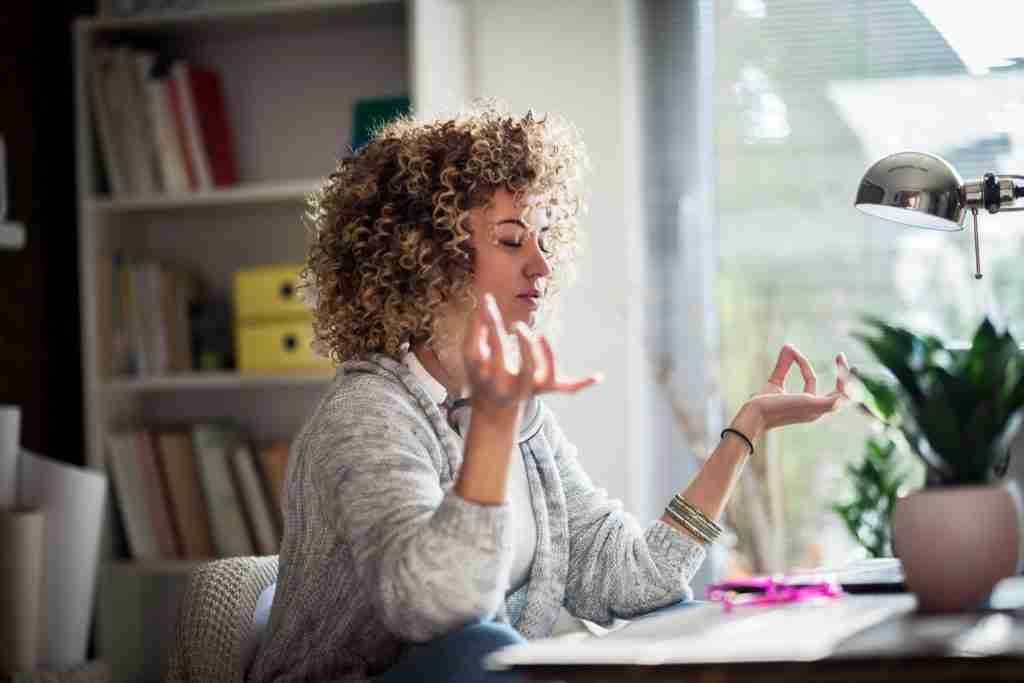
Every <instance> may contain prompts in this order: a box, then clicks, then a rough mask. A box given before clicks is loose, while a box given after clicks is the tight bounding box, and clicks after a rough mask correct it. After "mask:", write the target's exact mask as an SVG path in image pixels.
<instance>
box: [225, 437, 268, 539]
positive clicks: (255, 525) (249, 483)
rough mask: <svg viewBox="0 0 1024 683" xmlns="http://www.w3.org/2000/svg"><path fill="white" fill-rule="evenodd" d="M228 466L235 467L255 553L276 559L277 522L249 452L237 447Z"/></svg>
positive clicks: (244, 448)
mask: <svg viewBox="0 0 1024 683" xmlns="http://www.w3.org/2000/svg"><path fill="white" fill-rule="evenodd" d="M231 464H232V465H233V466H234V472H235V481H237V482H238V488H239V491H240V493H241V498H242V502H243V504H244V507H245V512H246V518H247V519H248V520H249V528H250V531H251V532H252V537H253V540H254V541H255V545H256V552H258V553H259V554H260V555H276V554H277V552H278V550H279V549H280V539H279V537H278V528H277V520H276V519H275V515H274V513H273V511H272V510H271V507H270V501H269V500H268V498H267V491H266V489H265V488H264V486H263V484H262V482H261V481H260V475H259V472H258V471H257V470H256V461H255V458H254V457H253V453H252V449H251V448H249V446H247V445H245V444H240V445H239V446H237V447H236V448H235V449H234V451H233V452H232V454H231Z"/></svg>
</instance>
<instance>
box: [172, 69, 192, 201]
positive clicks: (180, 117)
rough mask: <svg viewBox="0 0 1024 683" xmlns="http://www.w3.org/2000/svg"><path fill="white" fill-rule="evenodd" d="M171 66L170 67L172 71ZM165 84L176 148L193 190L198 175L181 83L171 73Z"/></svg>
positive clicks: (189, 187) (189, 186)
mask: <svg viewBox="0 0 1024 683" xmlns="http://www.w3.org/2000/svg"><path fill="white" fill-rule="evenodd" d="M173 68H174V67H173V66H172V67H171V69H172V71H173ZM164 82H165V83H166V86H167V99H168V102H170V109H171V120H172V121H173V123H174V137H175V139H176V140H177V144H178V149H179V150H181V157H182V159H183V160H184V162H185V177H186V178H187V179H188V189H189V190H191V191H195V190H197V189H199V176H198V170H197V169H196V164H197V163H198V162H197V160H196V158H195V151H194V149H193V136H192V134H191V133H190V132H189V128H188V120H187V119H186V117H185V102H184V97H185V95H184V92H183V87H182V85H181V84H180V83H179V82H178V79H176V78H174V77H173V75H172V74H168V75H167V77H166V79H165V81H164Z"/></svg>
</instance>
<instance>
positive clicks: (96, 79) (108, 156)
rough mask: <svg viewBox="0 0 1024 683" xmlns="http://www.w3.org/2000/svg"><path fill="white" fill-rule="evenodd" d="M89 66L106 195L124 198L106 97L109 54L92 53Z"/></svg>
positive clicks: (126, 189) (122, 169)
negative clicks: (107, 185)
mask: <svg viewBox="0 0 1024 683" xmlns="http://www.w3.org/2000/svg"><path fill="white" fill-rule="evenodd" d="M89 66H90V68H89V93H90V95H91V98H90V99H91V101H92V111H93V119H94V121H95V122H96V131H97V133H98V135H97V138H98V140H97V142H98V145H97V147H98V148H99V152H100V156H101V157H102V159H103V169H104V171H106V176H107V181H108V184H109V189H110V193H111V194H113V195H115V196H119V195H126V194H129V193H130V192H131V185H130V184H129V179H128V169H127V167H126V166H127V161H126V159H125V158H124V151H123V150H122V148H121V141H120V136H119V135H118V133H117V130H118V123H119V122H118V121H117V120H116V119H115V112H114V109H113V107H112V104H111V101H112V98H111V97H110V95H109V91H110V89H111V86H112V82H113V79H114V68H115V60H114V55H113V52H111V51H110V50H105V49H97V50H93V51H92V53H91V54H90V55H89Z"/></svg>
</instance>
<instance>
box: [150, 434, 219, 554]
mask: <svg viewBox="0 0 1024 683" xmlns="http://www.w3.org/2000/svg"><path fill="white" fill-rule="evenodd" d="M157 451H158V454H159V455H158V458H159V461H160V466H161V470H162V471H163V474H164V480H165V481H166V482H167V491H168V497H169V498H170V501H171V509H172V510H173V513H174V518H175V521H176V525H177V528H178V535H179V537H180V538H181V548H182V554H183V555H184V556H185V557H187V558H192V559H202V558H210V557H213V556H214V550H213V539H212V538H211V536H210V518H209V515H208V514H207V511H206V510H207V505H206V501H205V500H203V493H202V484H201V483H200V481H199V471H198V468H197V464H196V459H195V454H194V452H193V450H192V441H191V439H190V438H189V435H188V433H187V432H181V431H165V432H160V433H159V434H158V435H157Z"/></svg>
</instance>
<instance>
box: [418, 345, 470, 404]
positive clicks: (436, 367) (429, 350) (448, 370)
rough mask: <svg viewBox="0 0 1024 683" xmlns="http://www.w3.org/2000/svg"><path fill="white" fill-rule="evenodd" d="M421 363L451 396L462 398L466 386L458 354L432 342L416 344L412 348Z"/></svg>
mask: <svg viewBox="0 0 1024 683" xmlns="http://www.w3.org/2000/svg"><path fill="white" fill-rule="evenodd" d="M412 352H413V353H414V354H416V358H417V360H419V362H420V365H422V366H423V368H424V369H425V370H426V371H427V372H429V373H430V374H431V376H433V378H434V379H436V380H437V381H438V382H440V383H441V386H443V387H444V388H445V390H446V391H447V392H448V396H449V397H451V398H461V397H462V393H463V389H464V388H465V386H466V376H465V372H464V370H463V366H462V360H461V359H460V358H459V357H458V356H457V354H455V353H452V352H450V351H448V350H446V349H443V348H441V349H438V348H436V347H434V346H433V345H431V344H425V343H421V344H416V345H415V346H414V347H413V348H412Z"/></svg>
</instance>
